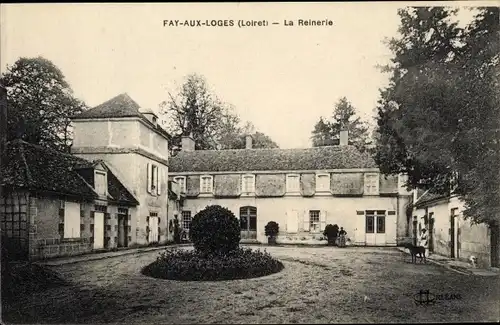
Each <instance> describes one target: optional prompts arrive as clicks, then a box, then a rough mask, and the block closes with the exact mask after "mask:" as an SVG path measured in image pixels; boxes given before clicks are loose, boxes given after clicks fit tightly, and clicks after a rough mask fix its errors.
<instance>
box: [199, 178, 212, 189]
mask: <svg viewBox="0 0 500 325" xmlns="http://www.w3.org/2000/svg"><path fill="white" fill-rule="evenodd" d="M200 193H213V177H212V176H209V175H204V176H201V177H200Z"/></svg>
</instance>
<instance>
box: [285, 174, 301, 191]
mask: <svg viewBox="0 0 500 325" xmlns="http://www.w3.org/2000/svg"><path fill="white" fill-rule="evenodd" d="M286 191H287V192H299V191H300V177H299V175H295V174H293V175H286Z"/></svg>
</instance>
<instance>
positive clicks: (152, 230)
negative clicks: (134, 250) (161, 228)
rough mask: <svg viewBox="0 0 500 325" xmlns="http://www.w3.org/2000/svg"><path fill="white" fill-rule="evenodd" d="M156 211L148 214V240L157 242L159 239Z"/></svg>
mask: <svg viewBox="0 0 500 325" xmlns="http://www.w3.org/2000/svg"><path fill="white" fill-rule="evenodd" d="M158 221H159V220H158V212H150V214H149V222H148V226H149V232H148V242H149V243H157V242H158V241H159V233H158V224H159V222H158Z"/></svg>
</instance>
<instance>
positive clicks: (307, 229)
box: [303, 210, 309, 231]
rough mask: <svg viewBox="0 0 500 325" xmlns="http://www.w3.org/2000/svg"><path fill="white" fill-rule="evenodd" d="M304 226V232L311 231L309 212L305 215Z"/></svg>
mask: <svg viewBox="0 0 500 325" xmlns="http://www.w3.org/2000/svg"><path fill="white" fill-rule="evenodd" d="M303 224H304V231H309V211H307V210H306V211H305V213H304V219H303Z"/></svg>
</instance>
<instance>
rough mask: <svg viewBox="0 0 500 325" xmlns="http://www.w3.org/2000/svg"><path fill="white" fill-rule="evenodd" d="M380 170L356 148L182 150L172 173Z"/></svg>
mask: <svg viewBox="0 0 500 325" xmlns="http://www.w3.org/2000/svg"><path fill="white" fill-rule="evenodd" d="M343 168H349V169H351V168H352V169H354V168H377V165H376V164H375V161H374V160H373V159H372V158H371V157H370V156H369V154H368V153H361V152H359V151H358V150H357V149H356V148H355V147H354V146H328V147H318V148H307V149H240V150H197V151H192V152H188V151H181V152H179V153H178V154H177V155H176V156H175V157H172V158H170V166H169V171H171V172H215V171H271V170H322V169H343Z"/></svg>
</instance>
